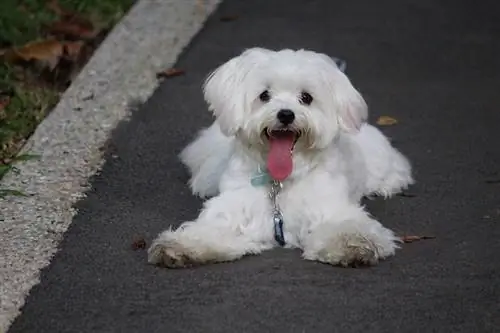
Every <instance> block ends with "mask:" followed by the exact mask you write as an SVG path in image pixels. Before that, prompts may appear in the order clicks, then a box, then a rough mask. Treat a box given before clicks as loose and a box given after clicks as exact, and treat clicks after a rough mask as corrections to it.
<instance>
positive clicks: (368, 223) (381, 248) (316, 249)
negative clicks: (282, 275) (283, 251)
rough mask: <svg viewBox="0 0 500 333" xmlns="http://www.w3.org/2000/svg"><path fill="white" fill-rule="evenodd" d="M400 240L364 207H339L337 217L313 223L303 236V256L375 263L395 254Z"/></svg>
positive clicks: (351, 263) (330, 261)
mask: <svg viewBox="0 0 500 333" xmlns="http://www.w3.org/2000/svg"><path fill="white" fill-rule="evenodd" d="M397 241H398V239H397V238H396V236H395V235H394V233H393V232H392V231H391V230H389V229H387V228H385V227H384V226H382V224H380V223H379V222H378V221H376V220H374V219H372V218H371V217H369V216H368V214H367V213H366V212H364V211H363V210H362V208H360V207H356V206H351V207H337V214H336V216H335V218H331V219H330V220H329V221H323V222H321V223H319V224H317V225H315V226H313V227H312V228H311V229H310V231H309V234H308V235H307V236H305V237H303V241H302V244H303V249H304V252H303V257H304V258H305V259H308V260H317V261H320V262H324V263H328V264H332V265H342V266H356V265H375V264H376V263H377V262H378V261H379V260H380V259H384V258H387V257H389V256H392V255H394V253H395V250H396V248H397Z"/></svg>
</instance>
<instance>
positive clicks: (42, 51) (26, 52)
mask: <svg viewBox="0 0 500 333" xmlns="http://www.w3.org/2000/svg"><path fill="white" fill-rule="evenodd" d="M63 52H64V47H63V44H61V42H59V41H57V40H52V39H47V40H42V41H35V42H30V43H28V44H26V45H24V46H22V47H18V48H12V49H10V50H7V52H6V53H5V54H4V58H5V59H6V60H7V61H8V62H11V63H15V62H18V61H38V62H41V63H43V64H44V65H45V66H47V67H48V68H49V69H50V70H53V69H54V68H55V67H56V66H57V63H58V62H59V59H60V58H61V56H62V55H63Z"/></svg>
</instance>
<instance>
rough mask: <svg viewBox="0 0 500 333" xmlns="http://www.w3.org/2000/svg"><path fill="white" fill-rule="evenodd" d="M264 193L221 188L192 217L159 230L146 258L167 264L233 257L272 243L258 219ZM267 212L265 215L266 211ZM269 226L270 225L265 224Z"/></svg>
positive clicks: (265, 207) (262, 211) (264, 208)
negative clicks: (194, 216)
mask: <svg viewBox="0 0 500 333" xmlns="http://www.w3.org/2000/svg"><path fill="white" fill-rule="evenodd" d="M265 198H266V196H265V194H262V193H260V192H257V190H256V189H254V188H251V189H248V190H245V189H243V190H238V191H230V192H224V193H222V194H221V195H219V196H217V197H214V198H212V199H210V200H208V201H207V202H206V203H205V207H204V209H203V211H202V212H201V214H200V216H199V217H198V219H197V220H196V221H192V222H186V223H184V224H182V225H181V226H180V227H179V228H178V229H176V230H166V231H164V232H162V233H161V234H160V235H159V236H158V238H157V239H156V240H155V241H154V242H153V244H152V245H151V247H150V248H149V251H148V261H149V262H150V263H152V264H158V265H163V266H166V267H170V268H175V267H185V266H191V265H199V264H204V263H212V262H223V261H231V260H236V259H239V258H241V257H243V256H244V255H246V254H257V253H259V252H261V251H263V250H265V249H269V248H271V247H272V246H273V244H272V242H271V239H272V236H271V235H266V233H271V230H269V231H261V230H259V228H258V227H257V224H258V221H260V220H264V216H267V215H269V207H268V205H266V202H265ZM266 214H267V215H266ZM269 229H271V228H269Z"/></svg>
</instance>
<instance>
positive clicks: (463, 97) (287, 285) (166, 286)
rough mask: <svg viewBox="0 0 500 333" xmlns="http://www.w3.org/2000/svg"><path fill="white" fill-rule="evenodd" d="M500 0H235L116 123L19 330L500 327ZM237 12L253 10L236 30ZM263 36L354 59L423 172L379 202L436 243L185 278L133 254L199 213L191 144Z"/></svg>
mask: <svg viewBox="0 0 500 333" xmlns="http://www.w3.org/2000/svg"><path fill="white" fill-rule="evenodd" d="M499 7H500V5H499V3H498V2H495V1H493V0H491V1H482V2H477V1H451V0H448V1H445V0H439V1H438V0H406V1H402V0H382V1H371V0H356V1H334V0H309V1H307V0H302V1H300V0H273V1H269V0H252V1H249V0H227V1H226V2H225V3H224V4H223V5H222V6H221V7H220V8H219V10H218V12H217V13H216V14H215V15H214V16H213V17H212V19H211V20H210V21H209V22H208V24H207V26H206V28H205V29H204V30H203V31H202V32H201V33H200V34H199V35H198V36H197V37H196V38H195V40H194V41H193V42H192V44H191V45H190V47H189V48H188V49H187V50H186V51H185V53H184V54H183V55H182V56H181V58H180V59H179V62H178V67H179V68H183V69H185V70H186V71H187V72H186V75H185V76H182V77H177V78H175V79H172V80H168V81H165V83H164V84H163V85H162V86H161V87H160V89H158V91H157V92H156V94H155V95H154V96H153V97H152V98H151V99H150V100H149V101H148V102H147V103H146V104H145V105H143V106H142V107H140V110H139V111H137V113H136V114H135V116H134V117H133V119H132V121H131V122H130V123H127V124H123V125H122V126H121V127H120V128H118V129H117V130H116V133H115V134H114V139H113V140H112V142H111V144H110V145H109V147H108V162H107V164H106V165H105V167H104V170H103V171H102V173H101V174H100V175H99V176H96V177H95V179H93V190H92V191H91V192H90V193H89V196H88V198H87V199H86V200H84V201H83V202H81V203H80V204H79V205H78V206H79V208H80V209H81V212H80V214H79V215H78V216H77V217H76V218H75V221H74V223H73V225H72V227H71V228H70V230H69V232H68V234H67V236H66V238H65V240H64V241H63V243H62V245H61V247H62V250H61V252H60V253H59V254H58V255H57V256H56V258H55V259H54V261H53V263H52V265H51V266H50V267H49V268H48V269H46V270H45V271H44V272H43V276H42V283H41V284H40V285H39V286H37V287H36V288H34V290H33V291H32V294H31V296H30V297H29V299H28V301H27V305H26V306H25V307H24V309H23V315H21V316H20V317H19V318H18V319H17V320H16V321H15V323H14V325H13V326H12V328H11V330H10V332H12V333H15V332H24V333H29V332H33V333H44V332H51V333H54V332H58V333H59V332H61V333H62V332H64V333H65V332H124V333H126V332H146V333H149V332H151V333H153V332H169V333H174V332H193V333H194V332H207V333H208V332H228V333H229V332H230V333H233V332H245V333H252V332H259V333H260V332H287V333H288V332H325V333H331V332H343V333H344V332H345V333H348V332H397V331H399V332H499V331H500V315H499V314H500V301H499V300H500V288H499V287H500V280H499V279H500V278H499V276H500V260H499V259H498V258H499V255H498V254H499V253H500V242H499V239H500V226H499V223H500V205H499V198H500V195H499V193H500V184H499V183H498V180H499V179H500V170H499V165H500V152H499V148H498V142H500V131H499V130H498V124H499V123H500V112H499V109H498V105H499V104H500V93H499V84H500V76H499V75H500V66H499V65H500V57H499V56H498V54H499V51H500V43H499V40H498V35H499V32H500V20H499V19H498V13H499ZM226 15H238V19H237V20H235V21H231V22H221V21H220V18H221V17H222V16H226ZM249 46H265V47H270V48H282V47H291V48H300V47H305V48H311V49H314V50H318V51H322V52H326V53H328V54H330V55H336V56H341V57H344V58H345V59H347V61H348V73H349V75H350V77H351V78H352V80H353V82H354V83H355V85H356V86H357V87H358V88H359V89H360V90H361V91H362V93H363V94H364V96H365V97H366V99H367V101H368V103H369V105H370V106H371V110H372V111H371V112H372V113H371V119H372V121H373V120H374V119H376V117H377V116H379V115H390V116H393V117H395V118H397V119H398V120H399V124H397V125H395V126H393V127H387V128H384V131H385V132H386V133H387V134H388V135H389V136H391V137H392V138H393V139H394V142H395V145H396V146H397V147H398V148H400V149H401V150H402V151H403V152H404V153H405V154H407V155H408V156H409V157H410V158H411V160H412V161H413V163H414V166H415V174H416V177H417V180H418V184H417V185H416V186H414V187H413V188H412V193H413V194H415V197H411V198H410V197H397V198H394V199H391V200H389V201H385V202H384V201H382V200H376V201H373V202H370V203H369V207H370V210H371V212H372V213H373V214H374V215H376V216H377V217H378V218H379V219H380V220H382V221H383V222H384V223H385V224H386V225H388V226H390V227H392V228H393V229H394V230H396V231H397V232H400V233H403V232H408V233H413V234H419V233H422V234H433V235H436V236H437V239H436V240H429V241H424V242H420V243H413V244H408V245H405V246H404V248H403V250H401V251H399V253H398V255H397V256H396V257H395V258H393V259H391V260H389V261H386V262H384V263H382V264H381V265H379V266H378V267H375V268H371V269H358V270H355V269H341V268H332V267H329V266H327V265H322V264H315V263H311V262H306V261H302V260H301V259H300V258H299V253H298V252H296V251H286V250H276V251H271V252H268V253H266V254H264V255H262V256H258V257H249V258H246V259H244V260H241V261H238V262H235V263H228V264H219V265H212V266H206V267H201V268H197V269H192V270H173V271H172V270H166V269H159V268H156V267H153V266H149V265H147V264H146V253H145V251H132V250H131V243H132V242H133V240H134V238H136V237H140V236H141V235H144V237H145V238H146V240H147V241H148V242H150V241H151V239H152V238H153V237H154V236H155V235H156V234H157V233H158V232H159V231H161V230H163V229H164V228H165V227H166V225H167V224H168V223H171V222H172V223H177V222H180V221H182V220H186V219H190V218H193V217H194V216H195V215H196V214H197V211H198V209H199V208H200V202H199V201H198V200H197V199H195V198H193V197H192V196H191V195H190V193H189V191H188V188H187V187H186V185H185V181H186V179H187V178H186V177H187V175H186V173H185V171H184V170H183V168H182V167H181V165H180V163H179V162H178V160H177V159H176V154H177V153H178V152H179V150H180V149H181V148H182V147H183V146H184V145H185V144H186V143H187V142H188V140H189V139H190V138H191V137H192V136H193V134H194V133H195V131H196V130H197V129H199V128H200V126H203V125H207V124H209V122H210V115H209V114H208V112H206V111H205V105H204V102H203V100H202V96H201V90H200V85H201V82H202V80H203V78H204V76H205V75H206V74H207V73H208V71H209V70H211V69H213V68H214V67H215V66H217V65H219V64H220V63H222V62H223V61H225V60H227V59H229V58H230V57H231V56H233V55H235V54H237V53H238V52H240V51H241V50H242V49H243V48H246V47H249ZM115 155H116V156H118V157H113V156H115ZM495 180H496V181H497V183H495V182H494V181H495ZM490 181H492V182H490Z"/></svg>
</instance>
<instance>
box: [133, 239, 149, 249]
mask: <svg viewBox="0 0 500 333" xmlns="http://www.w3.org/2000/svg"><path fill="white" fill-rule="evenodd" d="M145 248H146V241H145V240H144V238H138V239H136V240H135V241H134V242H133V243H132V250H134V251H137V250H143V249H145Z"/></svg>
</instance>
